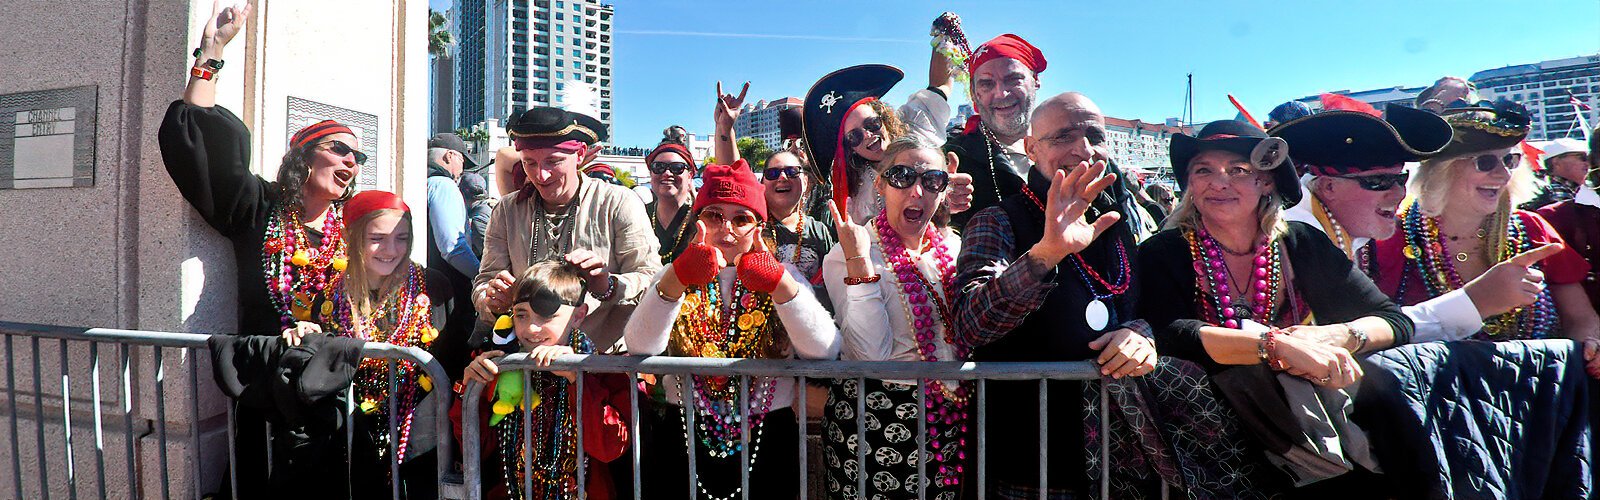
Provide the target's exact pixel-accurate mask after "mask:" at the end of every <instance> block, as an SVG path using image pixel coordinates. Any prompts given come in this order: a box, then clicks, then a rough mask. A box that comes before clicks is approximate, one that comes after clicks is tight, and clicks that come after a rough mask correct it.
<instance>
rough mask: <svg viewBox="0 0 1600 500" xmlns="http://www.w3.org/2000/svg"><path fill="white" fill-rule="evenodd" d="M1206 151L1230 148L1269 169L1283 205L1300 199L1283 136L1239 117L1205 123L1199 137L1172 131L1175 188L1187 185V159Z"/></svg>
mask: <svg viewBox="0 0 1600 500" xmlns="http://www.w3.org/2000/svg"><path fill="white" fill-rule="evenodd" d="M1205 151H1231V152H1234V153H1237V154H1239V156H1243V157H1245V158H1246V159H1248V160H1249V161H1250V164H1251V165H1253V166H1255V169H1256V170H1268V171H1271V172H1272V181H1273V187H1274V188H1275V189H1276V190H1277V191H1278V197H1279V198H1282V199H1283V206H1286V207H1287V206H1293V205H1294V204H1296V203H1299V202H1300V179H1299V178H1298V177H1296V175H1295V172H1294V168H1290V167H1288V166H1287V165H1288V160H1289V144H1288V143H1286V142H1284V141H1283V139H1279V138H1276V137H1268V136H1267V133H1266V132H1265V131H1262V130H1261V129H1260V128H1258V127H1256V126H1255V125H1251V124H1249V123H1245V122H1242V121H1239V120H1218V121H1214V122H1211V123H1208V124H1206V126H1205V127H1204V128H1201V129H1200V134H1199V137H1190V136H1188V135H1186V134H1173V136H1172V145H1171V148H1170V153H1171V156H1172V175H1173V177H1176V178H1177V180H1178V189H1183V190H1187V189H1188V188H1189V161H1190V160H1193V159H1194V157H1195V156H1198V155H1199V154H1200V153H1202V152H1205Z"/></svg>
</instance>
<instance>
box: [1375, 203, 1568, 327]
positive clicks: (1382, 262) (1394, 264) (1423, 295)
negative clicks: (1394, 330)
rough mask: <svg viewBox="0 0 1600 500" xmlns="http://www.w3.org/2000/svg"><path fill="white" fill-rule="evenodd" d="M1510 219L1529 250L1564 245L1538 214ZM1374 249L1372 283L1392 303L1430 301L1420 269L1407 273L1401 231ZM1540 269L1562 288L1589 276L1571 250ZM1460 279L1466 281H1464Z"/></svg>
mask: <svg viewBox="0 0 1600 500" xmlns="http://www.w3.org/2000/svg"><path fill="white" fill-rule="evenodd" d="M1512 216H1513V217H1517V218H1519V219H1521V220H1522V227H1523V229H1524V230H1525V231H1527V234H1528V239H1529V240H1531V241H1532V245H1530V246H1529V248H1538V247H1539V246H1540V245H1543V244H1546V243H1562V244H1565V242H1563V241H1562V239H1561V235H1560V234H1558V233H1556V230H1555V228H1552V227H1550V223H1549V222H1546V221H1545V220H1544V218H1543V217H1540V216H1539V215H1538V214H1535V213H1533V212H1526V211H1522V210H1517V211H1515V212H1513V213H1512ZM1376 246H1377V247H1376V251H1374V252H1373V259H1374V260H1375V261H1376V264H1377V267H1378V274H1377V276H1375V281H1377V283H1378V288H1380V289H1382V290H1383V293H1386V294H1389V297H1391V298H1393V299H1394V300H1395V302H1398V303H1400V305H1405V306H1410V305H1416V304H1417V303H1420V302H1423V301H1426V300H1428V299H1431V298H1433V296H1432V295H1430V294H1429V293H1428V287H1427V286H1426V285H1423V282H1422V275H1421V273H1420V269H1421V268H1420V266H1411V267H1412V269H1411V270H1410V271H1409V272H1406V264H1407V262H1406V261H1407V259H1406V256H1405V246H1406V238H1405V233H1404V231H1398V232H1396V233H1395V235H1394V236H1391V237H1390V238H1389V239H1387V240H1382V241H1379V242H1377V245H1376ZM1539 269H1540V270H1541V271H1543V272H1544V279H1545V282H1546V283H1550V284H1556V285H1565V284H1570V283H1579V282H1582V281H1583V279H1584V276H1586V275H1587V274H1588V273H1589V263H1588V262H1586V261H1584V260H1583V257H1582V256H1580V255H1578V253H1577V252H1574V251H1573V250H1572V249H1571V248H1563V249H1562V250H1561V251H1560V252H1557V253H1556V254H1555V255H1553V256H1550V257H1548V258H1546V259H1544V260H1542V261H1540V262H1539ZM1402 273H1404V274H1405V280H1406V293H1405V296H1404V297H1397V296H1396V294H1397V293H1399V291H1400V278H1401V274H1402ZM1462 278H1463V279H1464V280H1465V278H1466V277H1465V276H1463V277H1462ZM1466 281H1470V280H1466Z"/></svg>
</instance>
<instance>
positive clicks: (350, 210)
mask: <svg viewBox="0 0 1600 500" xmlns="http://www.w3.org/2000/svg"><path fill="white" fill-rule="evenodd" d="M379 210H399V211H402V212H407V213H410V212H411V207H409V206H406V201H405V200H403V199H401V198H400V195H397V194H394V193H391V192H388V191H362V192H359V193H356V195H355V196H352V197H350V201H346V202H344V220H346V221H350V222H354V221H357V220H360V219H361V217H362V216H365V215H367V214H370V213H372V212H376V211H379Z"/></svg>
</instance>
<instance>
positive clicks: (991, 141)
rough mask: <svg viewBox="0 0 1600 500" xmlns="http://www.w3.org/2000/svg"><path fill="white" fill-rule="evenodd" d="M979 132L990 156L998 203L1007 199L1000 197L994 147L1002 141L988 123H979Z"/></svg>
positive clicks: (990, 169) (1024, 189) (990, 168)
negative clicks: (996, 136)
mask: <svg viewBox="0 0 1600 500" xmlns="http://www.w3.org/2000/svg"><path fill="white" fill-rule="evenodd" d="M978 130H979V131H980V132H982V133H983V149H984V151H985V152H987V153H988V156H989V179H990V180H991V181H992V184H993V187H994V199H995V201H996V202H998V201H999V200H1003V199H1005V197H1004V196H1001V195H1000V172H999V171H998V170H995V168H994V145H995V144H998V143H999V142H1000V139H996V138H995V136H994V132H990V131H989V125H988V124H986V123H983V122H981V121H980V122H978ZM1023 184H1024V185H1023V189H1022V190H1023V191H1027V190H1028V189H1027V185H1026V184H1027V182H1023ZM1041 210H1042V209H1041Z"/></svg>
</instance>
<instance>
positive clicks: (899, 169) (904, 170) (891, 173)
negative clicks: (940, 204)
mask: <svg viewBox="0 0 1600 500" xmlns="http://www.w3.org/2000/svg"><path fill="white" fill-rule="evenodd" d="M881 177H883V180H884V182H888V183H889V185H890V186H893V187H894V188H895V189H907V188H910V187H911V184H912V183H915V182H917V181H918V179H920V180H921V182H922V189H926V190H928V191H932V192H935V193H942V192H944V188H946V187H949V186H950V174H949V173H948V172H945V171H943V170H938V169H933V170H924V171H922V172H921V173H918V172H917V169H916V168H913V167H911V166H908V165H895V166H893V167H889V169H888V170H884V171H883V175H882V176H881Z"/></svg>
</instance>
